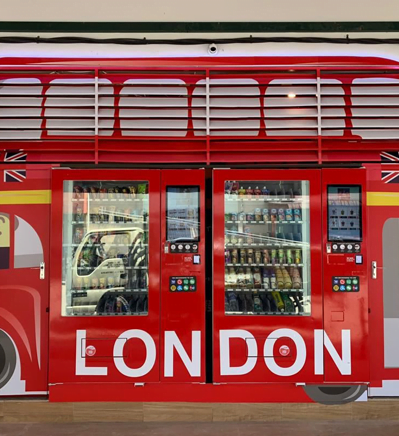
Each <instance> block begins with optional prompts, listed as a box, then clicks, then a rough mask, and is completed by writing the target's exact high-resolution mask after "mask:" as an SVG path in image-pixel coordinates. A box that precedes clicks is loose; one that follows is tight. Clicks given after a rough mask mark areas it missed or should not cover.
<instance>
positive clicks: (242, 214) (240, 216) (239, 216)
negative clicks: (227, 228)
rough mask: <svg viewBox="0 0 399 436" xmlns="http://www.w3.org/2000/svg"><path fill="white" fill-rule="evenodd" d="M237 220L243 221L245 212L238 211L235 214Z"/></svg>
mask: <svg viewBox="0 0 399 436" xmlns="http://www.w3.org/2000/svg"><path fill="white" fill-rule="evenodd" d="M237 218H238V221H245V218H246V215H245V212H240V213H239V214H238V216H237Z"/></svg>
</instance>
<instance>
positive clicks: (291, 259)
mask: <svg viewBox="0 0 399 436" xmlns="http://www.w3.org/2000/svg"><path fill="white" fill-rule="evenodd" d="M287 263H289V264H292V263H294V262H293V258H292V250H291V249H290V248H289V249H288V250H287Z"/></svg>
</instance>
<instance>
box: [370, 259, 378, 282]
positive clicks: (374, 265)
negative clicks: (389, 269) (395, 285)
mask: <svg viewBox="0 0 399 436" xmlns="http://www.w3.org/2000/svg"><path fill="white" fill-rule="evenodd" d="M371 277H372V278H373V279H376V278H377V262H376V261H375V260H373V261H372V262H371Z"/></svg>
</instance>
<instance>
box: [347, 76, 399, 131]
mask: <svg viewBox="0 0 399 436" xmlns="http://www.w3.org/2000/svg"><path fill="white" fill-rule="evenodd" d="M365 85H366V86H365ZM369 85H370V86H369ZM351 92H352V95H353V97H352V98H351V102H352V106H353V107H352V117H353V118H352V126H353V129H352V133H353V134H354V135H357V136H360V137H361V138H362V139H395V138H399V79H394V78H389V77H386V78H382V77H368V78H358V79H354V80H353V82H352V87H351ZM359 106H367V107H363V108H362V107H359ZM387 117H394V118H389V119H387Z"/></svg>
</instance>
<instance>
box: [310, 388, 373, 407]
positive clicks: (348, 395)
mask: <svg viewBox="0 0 399 436" xmlns="http://www.w3.org/2000/svg"><path fill="white" fill-rule="evenodd" d="M303 389H304V390H305V392H306V394H307V395H308V396H309V397H310V398H311V399H312V400H313V401H315V402H316V403H320V404H346V403H351V402H352V401H355V400H357V399H358V398H359V397H360V396H361V395H363V393H364V392H365V391H366V390H367V385H356V386H353V385H352V386H343V385H337V386H324V385H321V386H315V385H308V386H304V387H303Z"/></svg>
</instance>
